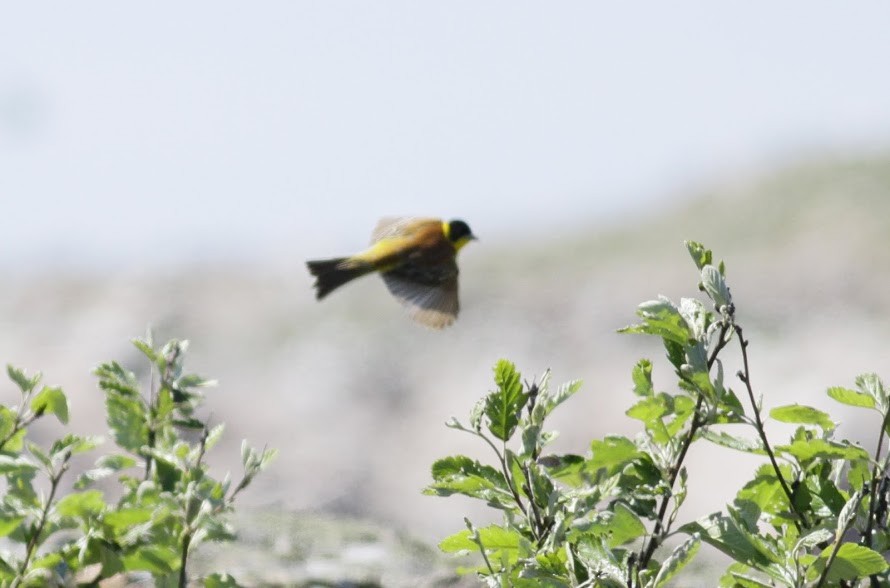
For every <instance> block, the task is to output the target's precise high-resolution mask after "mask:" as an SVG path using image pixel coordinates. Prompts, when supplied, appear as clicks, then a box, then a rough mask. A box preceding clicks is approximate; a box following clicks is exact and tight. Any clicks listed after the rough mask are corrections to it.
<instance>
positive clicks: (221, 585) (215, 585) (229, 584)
mask: <svg viewBox="0 0 890 588" xmlns="http://www.w3.org/2000/svg"><path fill="white" fill-rule="evenodd" d="M203 586H204V588H241V584H239V583H238V582H237V580H235V578H233V577H232V576H230V575H229V574H220V573H216V574H210V575H209V576H206V577H205V578H204V583H203Z"/></svg>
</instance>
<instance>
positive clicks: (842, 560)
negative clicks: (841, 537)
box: [819, 543, 887, 585]
mask: <svg viewBox="0 0 890 588" xmlns="http://www.w3.org/2000/svg"><path fill="white" fill-rule="evenodd" d="M832 550H833V547H829V548H827V549H825V550H824V551H823V552H822V555H821V556H820V557H819V562H820V569H824V566H825V564H826V563H827V560H828V557H829V555H830V554H831V551H832ZM886 569H887V562H886V561H885V560H884V557H883V556H882V555H881V554H880V553H877V552H875V551H872V550H871V549H869V548H868V547H865V546H863V545H857V544H855V543H844V544H843V545H841V547H840V549H838V552H837V556H836V557H835V559H834V562H833V563H832V565H831V569H829V570H828V581H829V582H831V583H832V585H836V583H837V582H840V581H842V580H855V579H857V578H864V577H865V576H870V575H872V574H880V573H882V572H884V571H885V570H886Z"/></svg>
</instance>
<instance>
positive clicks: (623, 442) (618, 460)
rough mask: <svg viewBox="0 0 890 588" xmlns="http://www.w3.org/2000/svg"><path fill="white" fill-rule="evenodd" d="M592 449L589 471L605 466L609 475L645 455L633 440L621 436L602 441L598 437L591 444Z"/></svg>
mask: <svg viewBox="0 0 890 588" xmlns="http://www.w3.org/2000/svg"><path fill="white" fill-rule="evenodd" d="M590 450H591V452H592V453H593V455H592V456H591V458H590V459H589V460H588V464H587V469H588V471H592V472H595V471H597V470H599V469H601V468H605V470H606V471H607V473H608V474H609V475H612V474H615V473H617V472H618V471H620V470H621V469H623V468H624V466H626V465H627V464H629V463H630V462H632V461H634V460H636V459H638V458H639V457H641V456H642V455H643V454H642V453H641V452H640V450H639V449H637V446H636V445H634V443H633V441H631V440H630V439H627V438H626V437H619V436H609V437H606V438H605V439H603V440H602V441H600V440H598V439H596V440H594V441H593V442H592V443H591V444H590Z"/></svg>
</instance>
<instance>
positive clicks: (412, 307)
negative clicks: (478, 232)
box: [380, 258, 460, 329]
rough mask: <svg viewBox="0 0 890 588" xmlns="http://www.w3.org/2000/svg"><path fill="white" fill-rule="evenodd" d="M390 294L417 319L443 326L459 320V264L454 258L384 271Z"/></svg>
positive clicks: (434, 326)
mask: <svg viewBox="0 0 890 588" xmlns="http://www.w3.org/2000/svg"><path fill="white" fill-rule="evenodd" d="M380 275H381V277H382V278H383V281H384V282H385V283H386V287H387V288H389V291H390V293H391V294H392V295H393V296H394V297H395V298H396V299H397V300H398V301H399V302H401V303H402V304H403V305H405V307H406V308H407V310H408V314H409V316H411V318H412V319H414V320H415V321H417V322H419V323H421V324H423V325H426V326H428V327H431V328H433V329H442V328H444V327H447V326H449V325H451V324H452V323H453V322H454V321H455V319H457V313H458V311H459V310H460V304H459V302H458V296H457V264H456V263H455V261H454V259H453V258H452V259H450V260H447V261H443V262H442V263H440V264H437V265H436V266H431V267H424V268H423V269H422V270H420V269H419V268H417V267H416V266H415V267H410V266H408V267H402V268H396V269H393V270H391V271H387V272H383V273H382V274H380Z"/></svg>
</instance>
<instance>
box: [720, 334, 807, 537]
mask: <svg viewBox="0 0 890 588" xmlns="http://www.w3.org/2000/svg"><path fill="white" fill-rule="evenodd" d="M734 329H735V333H736V335H737V336H738V338H739V345H740V346H741V348H742V367H743V369H742V370H741V371H739V372H738V374H736V375H738V377H739V379H740V380H741V381H742V382H743V383H744V384H745V388H747V390H748V399H749V400H750V401H751V409H752V410H753V411H754V423H755V428H756V429H757V434H758V435H759V436H760V441H761V442H762V443H763V448H764V450H765V451H766V454H767V456H768V457H769V461H770V463H771V464H772V466H773V471H775V472H776V478H778V480H779V484H780V485H781V486H782V491H784V492H785V496H787V498H788V506H789V508H790V510H791V512H792V513H794V515H795V516H796V517H797V518H798V519H799V521H798V520H795V521H794V526H795V527H797V530H798V531H800V530H801V526H800V523H803V524H804V525H805V526H806V525H807V519H806V517H805V516H804V513H802V512H799V511H798V509H797V507H796V506H795V505H794V495H793V494H792V492H791V488H790V487H789V486H788V483H787V482H786V481H785V476H783V475H782V470H781V469H779V464H778V462H777V461H776V454H775V453H774V452H773V449H772V447H770V444H769V439H768V438H767V436H766V430H765V429H764V427H763V419H761V418H760V409H759V408H758V406H757V400H756V399H755V398H754V389H753V388H752V386H751V371H750V368H749V367H748V342H747V341H746V340H745V338H744V336H743V334H742V327H740V326H739V325H734Z"/></svg>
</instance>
